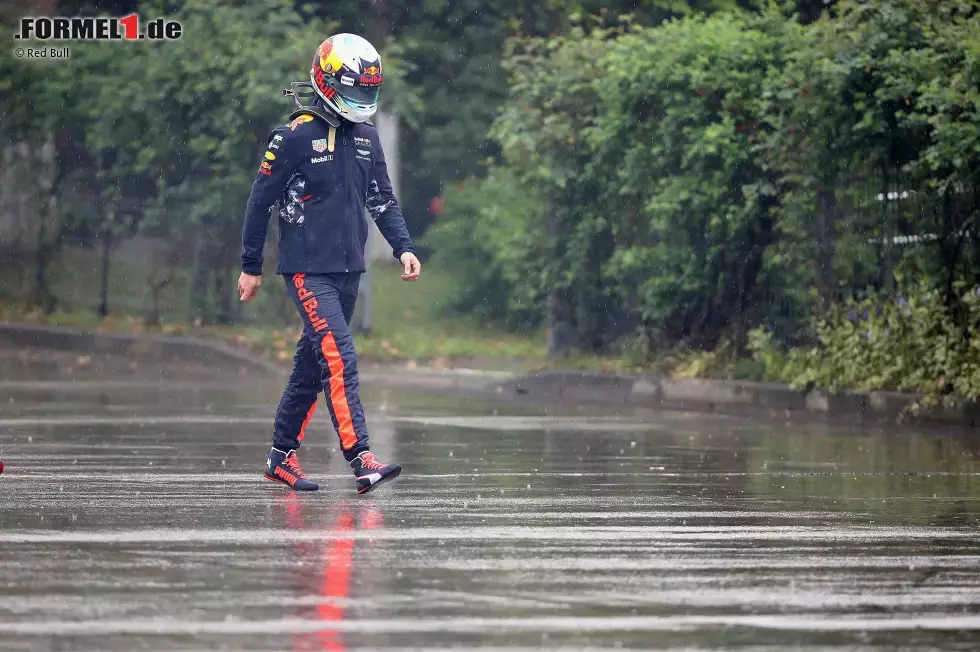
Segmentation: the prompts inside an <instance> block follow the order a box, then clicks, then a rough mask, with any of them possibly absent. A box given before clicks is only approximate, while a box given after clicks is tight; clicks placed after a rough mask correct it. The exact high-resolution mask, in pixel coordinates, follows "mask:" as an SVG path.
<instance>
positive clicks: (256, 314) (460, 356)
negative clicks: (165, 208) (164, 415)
mask: <svg viewBox="0 0 980 652" xmlns="http://www.w3.org/2000/svg"><path fill="white" fill-rule="evenodd" d="M93 255H94V254H93V253H92V252H86V251H84V250H68V251H66V252H64V253H63V257H62V260H61V261H60V262H59V264H58V265H57V266H56V267H54V268H53V269H52V274H51V285H52V288H53V290H54V292H55V294H56V296H57V297H58V299H59V301H58V306H59V309H58V310H56V311H55V312H53V313H51V314H48V315H44V314H43V313H41V312H40V311H25V310H24V308H23V306H22V305H21V304H20V303H18V302H17V301H13V300H10V299H9V297H11V296H12V294H13V292H12V291H11V290H12V288H13V287H15V284H14V281H13V279H10V278H0V320H5V321H13V322H27V323H36V324H47V325H53V326H65V327H72V328H80V329H84V330H91V331H101V332H125V333H143V332H148V331H150V330H152V331H153V332H158V333H163V334H170V335H190V336H195V337H200V338H205V339H213V340H218V341H225V342H229V343H231V344H232V345H234V346H238V347H245V348H248V349H249V350H251V351H254V352H256V353H258V354H259V355H262V356H264V357H266V358H267V359H271V360H275V361H279V362H284V363H288V361H289V360H291V359H292V356H293V350H294V347H295V344H296V340H297V339H298V337H299V333H300V322H299V318H298V316H297V315H296V314H295V310H294V309H292V310H291V308H292V306H291V305H287V304H288V299H286V298H285V292H284V291H283V286H282V282H281V281H280V280H279V279H277V278H275V277H272V276H271V275H269V277H268V278H267V279H266V284H265V285H264V286H263V288H262V291H261V292H260V298H259V300H257V301H256V302H253V304H251V305H249V306H248V308H247V310H246V311H244V316H245V318H246V319H248V320H249V321H250V322H251V323H249V324H246V325H230V326H215V325H194V324H192V323H189V322H188V319H187V312H186V307H185V306H184V305H183V304H184V303H185V301H183V300H182V299H183V298H184V297H186V296H187V294H188V293H187V290H186V287H187V278H186V273H184V274H181V275H179V276H178V278H177V279H176V280H175V282H174V286H173V287H172V288H169V289H168V291H166V292H165V293H164V297H163V302H162V304H163V308H164V314H163V320H164V324H163V325H162V326H161V327H160V328H158V329H147V328H146V327H145V326H144V325H143V322H142V320H141V319H140V317H139V311H140V308H141V307H142V306H143V293H144V288H145V279H146V275H147V272H148V270H146V269H145V267H144V266H141V265H139V264H138V263H137V262H135V261H133V262H129V263H127V261H125V260H116V261H114V265H113V267H111V268H110V270H111V274H110V307H111V308H115V310H113V311H112V312H111V313H110V314H109V315H108V316H107V317H106V318H105V319H100V318H99V317H98V315H97V314H96V312H95V308H96V306H97V305H98V287H99V284H98V267H97V266H93V265H92V256H93ZM392 262H393V261H392ZM76 270H77V271H76ZM370 283H371V293H370V294H371V308H372V310H371V313H372V329H371V331H370V332H369V333H367V332H363V331H361V330H359V329H358V328H357V324H359V323H360V317H361V315H362V314H363V310H364V307H365V299H366V293H365V291H364V290H363V288H362V292H361V299H360V300H359V302H358V310H357V314H356V315H355V320H354V323H355V345H356V347H357V351H358V356H359V357H360V358H361V359H363V360H367V361H377V362H385V363H405V364H408V365H410V366H411V365H420V366H422V365H426V366H433V367H437V368H441V367H454V366H455V367H459V366H463V367H474V368H484V369H510V370H515V371H521V370H525V369H529V368H535V367H539V366H543V365H544V364H545V362H546V355H545V354H546V351H545V338H544V335H543V333H527V334H515V333H508V332H504V331H500V330H499V329H496V328H494V327H493V326H491V325H487V324H481V323H479V322H478V321H477V320H476V319H470V318H466V317H455V316H450V315H449V314H448V311H447V310H446V306H447V303H448V301H449V298H450V291H451V288H452V277H451V275H450V274H449V273H448V272H447V271H445V270H442V269H440V268H439V267H438V266H437V265H426V267H425V270H424V271H423V274H422V277H421V278H420V279H419V281H417V282H415V283H406V282H404V281H402V280H401V278H400V276H399V268H398V266H397V265H396V264H390V263H388V262H384V263H380V264H377V265H375V266H374V268H373V269H372V273H371V276H370ZM4 296H7V297H8V299H7V300H6V301H5V300H4V299H3V297H4ZM263 322H272V323H271V324H270V323H263Z"/></svg>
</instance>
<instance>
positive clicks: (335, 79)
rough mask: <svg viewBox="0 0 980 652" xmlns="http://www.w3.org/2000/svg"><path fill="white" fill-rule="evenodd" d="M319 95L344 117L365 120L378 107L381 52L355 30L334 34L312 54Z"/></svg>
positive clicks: (313, 73)
mask: <svg viewBox="0 0 980 652" xmlns="http://www.w3.org/2000/svg"><path fill="white" fill-rule="evenodd" d="M310 79H311V80H312V81H313V87H314V88H315V89H316V93H317V95H319V96H320V98H321V99H323V101H324V102H326V103H327V105H328V106H329V107H330V108H332V109H333V110H334V111H336V112H337V113H338V114H339V115H340V116H341V117H342V118H346V119H347V120H350V121H351V122H364V121H366V120H367V119H369V118H370V117H371V116H372V115H374V114H375V112H376V111H377V110H378V95H379V94H380V92H381V55H379V54H378V51H377V50H375V49H374V46H373V45H371V44H370V43H368V42H367V41H366V40H365V39H363V38H361V37H360V36H357V35H356V34H334V35H333V36H331V37H330V38H328V39H327V40H326V41H324V42H323V43H321V44H320V47H319V48H317V50H316V53H315V54H314V55H313V67H312V68H311V69H310Z"/></svg>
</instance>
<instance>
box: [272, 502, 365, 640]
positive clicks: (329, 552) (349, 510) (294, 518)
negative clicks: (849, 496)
mask: <svg viewBox="0 0 980 652" xmlns="http://www.w3.org/2000/svg"><path fill="white" fill-rule="evenodd" d="M283 500H285V501H286V505H285V512H286V527H288V528H290V529H296V530H305V529H309V528H310V527H313V526H314V524H310V525H309V526H308V525H307V523H306V519H305V514H304V511H305V510H307V509H308V510H310V512H311V513H312V511H313V510H314V509H315V508H316V505H315V504H313V503H311V504H308V505H304V504H303V503H304V500H303V498H301V497H299V496H297V495H296V494H288V495H287V496H284V497H283ZM337 507H338V508H339V513H338V514H337V515H336V517H334V518H333V523H332V524H331V525H329V526H328V527H327V529H326V531H325V532H324V534H326V535H327V538H326V540H325V541H309V542H302V543H299V544H297V546H296V554H297V556H298V557H299V558H300V559H303V560H304V562H307V563H304V564H303V566H302V567H301V568H300V569H299V571H298V572H299V573H301V574H300V575H299V576H298V579H299V581H298V582H297V585H298V586H297V589H298V590H299V591H300V592H301V593H302V594H306V593H308V592H315V593H316V594H317V598H318V599H317V602H316V608H315V610H314V612H313V613H309V612H305V610H304V613H302V614H301V616H302V617H304V618H310V617H313V618H315V619H317V620H319V621H321V622H322V623H323V625H324V628H323V629H322V630H320V631H317V632H315V633H312V634H300V635H297V636H295V637H294V639H293V650H294V651H296V652H301V651H302V652H307V651H311V650H321V651H323V650H330V651H332V652H336V651H339V650H346V649H347V645H346V642H345V641H344V635H343V632H340V631H337V630H336V629H331V628H330V626H329V625H330V624H331V623H337V622H340V621H341V620H343V618H344V612H345V610H346V604H347V601H348V598H349V597H350V582H351V573H352V570H353V564H354V552H355V544H356V540H355V539H354V536H353V534H354V532H355V531H356V530H357V529H358V527H359V528H360V529H362V530H368V529H374V528H380V527H384V515H383V514H382V512H381V510H380V509H379V508H378V506H377V504H376V503H374V502H373V501H370V502H369V501H368V500H359V501H357V503H354V504H343V503H342V504H340V505H337ZM358 522H359V524H358ZM310 565H312V566H313V569H314V570H313V571H312V573H310V574H308V569H309V567H310ZM315 574H318V576H317V575H315ZM313 580H315V583H314V582H313Z"/></svg>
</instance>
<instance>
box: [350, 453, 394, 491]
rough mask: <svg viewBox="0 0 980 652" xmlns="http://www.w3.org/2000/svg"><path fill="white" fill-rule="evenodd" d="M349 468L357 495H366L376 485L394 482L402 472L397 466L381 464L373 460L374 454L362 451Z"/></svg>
mask: <svg viewBox="0 0 980 652" xmlns="http://www.w3.org/2000/svg"><path fill="white" fill-rule="evenodd" d="M350 468H352V469H353V470H354V478H355V479H356V480H355V482H356V483H357V493H359V494H366V493H367V492H369V491H373V490H374V488H375V487H377V486H378V485H380V484H382V483H384V482H388V480H394V479H395V478H397V477H398V474H400V473H401V472H402V467H401V466H399V465H398V464H383V463H381V462H379V461H378V460H376V459H374V453H372V452H371V451H364V452H363V453H361V454H360V455H358V456H357V457H355V458H354V459H352V460H351V462H350Z"/></svg>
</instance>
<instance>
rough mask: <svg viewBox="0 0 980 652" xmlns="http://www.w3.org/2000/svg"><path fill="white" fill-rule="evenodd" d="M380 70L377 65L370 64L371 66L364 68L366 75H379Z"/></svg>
mask: <svg viewBox="0 0 980 652" xmlns="http://www.w3.org/2000/svg"><path fill="white" fill-rule="evenodd" d="M379 72H381V68H378V67H377V66H370V67H369V68H365V69H364V74H365V75H377V74H378V73H379Z"/></svg>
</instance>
